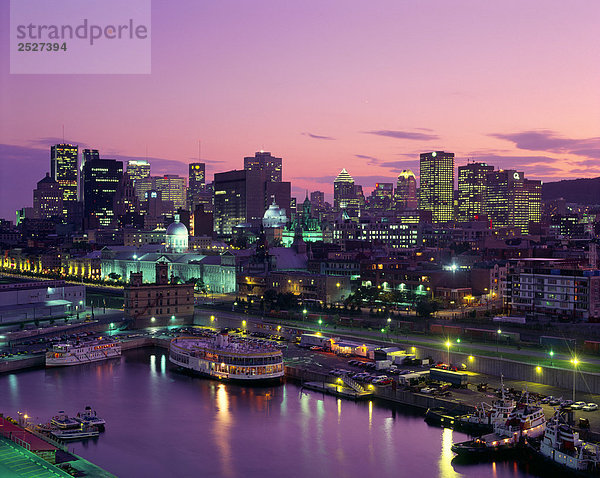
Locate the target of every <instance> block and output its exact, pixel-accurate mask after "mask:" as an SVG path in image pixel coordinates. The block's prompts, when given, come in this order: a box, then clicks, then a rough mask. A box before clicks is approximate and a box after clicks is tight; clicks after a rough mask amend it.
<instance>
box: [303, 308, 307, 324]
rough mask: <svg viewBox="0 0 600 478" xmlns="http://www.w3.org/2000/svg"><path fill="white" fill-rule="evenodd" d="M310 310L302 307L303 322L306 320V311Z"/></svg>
mask: <svg viewBox="0 0 600 478" xmlns="http://www.w3.org/2000/svg"><path fill="white" fill-rule="evenodd" d="M307 312H308V311H307V310H306V309H302V322H304V321H305V320H306V313H307Z"/></svg>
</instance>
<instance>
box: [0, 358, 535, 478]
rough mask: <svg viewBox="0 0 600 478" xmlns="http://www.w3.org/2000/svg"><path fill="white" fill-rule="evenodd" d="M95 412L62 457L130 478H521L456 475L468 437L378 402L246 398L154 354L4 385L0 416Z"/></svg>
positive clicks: (522, 468) (249, 393)
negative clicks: (71, 455)
mask: <svg viewBox="0 0 600 478" xmlns="http://www.w3.org/2000/svg"><path fill="white" fill-rule="evenodd" d="M86 405H91V406H92V407H93V408H95V409H96V410H97V412H98V415H99V416H101V417H103V418H105V419H106V422H107V425H106V431H105V432H104V433H102V434H101V435H100V437H99V438H97V439H93V440H88V441H87V442H75V443H72V444H70V446H69V448H70V450H72V451H74V452H75V453H77V454H79V455H81V456H83V457H84V458H86V459H87V460H89V461H92V462H94V463H95V464H97V465H99V466H101V467H102V468H104V469H106V470H107V471H110V472H111V473H113V474H115V475H117V476H119V477H124V478H129V477H131V478H137V477H165V478H166V477H224V478H237V477H240V478H242V477H244V478H247V477H254V476H257V477H258V476H260V477H281V476H286V477H288V478H293V477H311V478H313V477H314V478H318V477H332V476H335V477H343V478H355V477H357V476H360V477H377V478H385V477H404V476H407V477H408V476H418V477H422V478H426V477H437V476H439V477H444V478H453V477H477V478H480V477H487V476H489V477H497V478H500V477H526V476H536V475H534V474H532V473H530V472H529V471H528V469H527V468H526V465H519V464H518V463H517V462H515V461H510V460H509V461H499V462H494V463H480V464H462V463H461V464H458V463H456V462H455V461H453V457H454V454H453V453H452V451H451V449H450V447H451V446H452V444H453V443H454V442H457V441H463V440H466V439H467V438H468V437H467V436H466V435H465V434H462V433H458V432H454V431H452V430H448V429H441V428H436V427H431V426H428V425H427V424H426V423H425V422H424V421H423V417H422V414H420V413H416V412H414V411H410V410H405V409H403V408H401V407H397V406H393V405H391V404H387V403H384V402H377V401H364V402H352V401H346V400H342V399H337V398H335V397H332V396H326V395H322V394H320V393H319V392H313V391H307V390H302V389H301V387H300V386H299V385H296V384H292V383H287V384H282V385H275V386H266V387H256V386H252V387H243V386H240V385H236V384H226V383H221V382H219V381H215V380H211V379H206V378H200V377H193V376H190V375H187V374H184V373H181V372H179V371H178V370H177V369H176V368H175V367H173V366H171V365H170V364H169V361H168V355H167V352H166V351H165V350H162V349H140V350H131V351H127V352H124V353H123V356H122V357H121V358H120V359H113V360H110V361H107V362H99V363H93V364H86V365H81V366H75V367H65V368H55V369H38V370H29V371H23V372H19V373H15V374H6V375H2V376H0V411H2V412H4V413H5V414H8V415H12V416H16V412H17V411H22V412H24V413H27V414H28V415H30V416H31V417H33V418H34V420H36V421H37V422H42V421H46V420H48V419H49V418H50V417H51V416H53V415H54V414H56V413H57V412H58V411H59V410H65V411H66V412H67V413H69V414H76V413H77V412H78V411H81V410H83V408H84V407H85V406H86Z"/></svg>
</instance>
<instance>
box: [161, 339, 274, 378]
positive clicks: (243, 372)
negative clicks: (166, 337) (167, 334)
mask: <svg viewBox="0 0 600 478" xmlns="http://www.w3.org/2000/svg"><path fill="white" fill-rule="evenodd" d="M169 360H170V361H171V362H172V363H174V364H175V365H179V366H180V367H182V368H184V369H187V370H190V371H192V372H195V373H198V374H201V375H206V376H209V377H214V378H218V379H223V380H240V381H244V382H261V381H268V380H280V379H281V377H283V373H284V370H283V353H282V352H281V350H280V349H278V348H276V347H271V346H269V345H255V344H252V343H249V342H247V341H245V340H243V339H235V338H231V337H229V335H228V334H227V332H221V333H220V334H219V335H217V336H216V337H215V338H198V337H177V338H175V339H173V340H171V346H170V348H169Z"/></svg>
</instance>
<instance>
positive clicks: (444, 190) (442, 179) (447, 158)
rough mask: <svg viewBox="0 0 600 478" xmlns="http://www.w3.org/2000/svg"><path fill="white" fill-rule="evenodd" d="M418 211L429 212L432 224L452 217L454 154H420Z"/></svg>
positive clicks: (434, 152)
mask: <svg viewBox="0 0 600 478" xmlns="http://www.w3.org/2000/svg"><path fill="white" fill-rule="evenodd" d="M419 179H420V183H419V209H421V210H423V211H431V217H432V220H433V222H434V223H435V222H448V221H451V220H452V219H453V216H454V153H446V152H444V151H433V152H431V153H421V158H420V178H419Z"/></svg>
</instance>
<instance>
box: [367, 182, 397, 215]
mask: <svg viewBox="0 0 600 478" xmlns="http://www.w3.org/2000/svg"><path fill="white" fill-rule="evenodd" d="M393 202H394V183H376V184H375V187H374V188H373V191H371V196H370V197H369V199H368V201H367V203H368V206H369V208H370V209H371V210H373V211H385V210H388V209H391V207H392V204H393Z"/></svg>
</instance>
